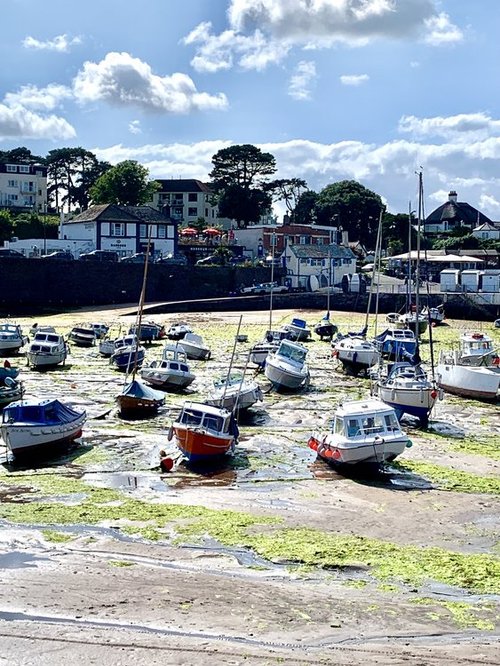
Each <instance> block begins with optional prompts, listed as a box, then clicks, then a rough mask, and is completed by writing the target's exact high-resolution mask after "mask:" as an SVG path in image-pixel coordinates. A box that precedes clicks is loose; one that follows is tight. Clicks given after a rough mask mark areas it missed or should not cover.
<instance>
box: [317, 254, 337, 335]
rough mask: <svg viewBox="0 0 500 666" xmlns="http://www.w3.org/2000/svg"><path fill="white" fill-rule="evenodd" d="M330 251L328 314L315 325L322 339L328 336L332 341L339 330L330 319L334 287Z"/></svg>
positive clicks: (327, 296) (327, 295) (327, 293)
mask: <svg viewBox="0 0 500 666" xmlns="http://www.w3.org/2000/svg"><path fill="white" fill-rule="evenodd" d="M330 255H331V253H330V251H329V252H328V288H327V292H326V314H325V316H324V317H323V319H321V320H320V321H319V322H318V323H317V324H316V326H315V327H314V332H315V333H316V335H317V336H319V339H320V340H323V338H326V339H327V340H329V341H330V342H331V341H332V340H333V336H334V335H335V333H337V331H338V330H339V329H338V327H337V326H335V324H333V323H332V322H331V321H330V291H331V288H332V258H331V256H330Z"/></svg>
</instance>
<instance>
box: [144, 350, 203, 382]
mask: <svg viewBox="0 0 500 666" xmlns="http://www.w3.org/2000/svg"><path fill="white" fill-rule="evenodd" d="M141 377H142V379H144V381H145V382H147V383H148V384H150V385H151V386H155V387H156V388H162V389H169V388H170V389H185V388H187V387H188V386H189V385H190V384H192V383H193V381H194V380H195V376H194V374H193V373H192V372H191V371H190V370H189V365H188V362H187V354H186V352H185V351H184V349H182V348H181V347H179V346H178V345H165V348H164V349H163V358H162V359H161V360H160V361H156V360H155V361H151V363H149V364H148V365H146V366H144V367H143V368H142V370H141Z"/></svg>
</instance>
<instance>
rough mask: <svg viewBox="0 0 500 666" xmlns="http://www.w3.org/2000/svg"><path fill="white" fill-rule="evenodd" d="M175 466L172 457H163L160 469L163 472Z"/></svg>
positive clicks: (169, 470)
mask: <svg viewBox="0 0 500 666" xmlns="http://www.w3.org/2000/svg"><path fill="white" fill-rule="evenodd" d="M173 467H174V461H173V460H172V458H163V459H162V460H160V469H161V471H162V472H171V471H172V469H173Z"/></svg>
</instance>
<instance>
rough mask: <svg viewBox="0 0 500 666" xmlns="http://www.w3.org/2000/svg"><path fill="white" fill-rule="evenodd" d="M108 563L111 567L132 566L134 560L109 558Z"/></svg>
mask: <svg viewBox="0 0 500 666" xmlns="http://www.w3.org/2000/svg"><path fill="white" fill-rule="evenodd" d="M108 564H109V566H111V567H133V566H134V565H135V562H129V561H128V560H109V562H108Z"/></svg>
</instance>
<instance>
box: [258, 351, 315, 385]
mask: <svg viewBox="0 0 500 666" xmlns="http://www.w3.org/2000/svg"><path fill="white" fill-rule="evenodd" d="M306 356H307V348H306V347H304V345H301V344H299V343H298V342H292V341H291V340H282V341H281V342H280V344H279V347H278V349H277V350H276V351H274V352H270V353H269V354H268V356H267V358H266V364H265V366H264V374H265V375H266V377H267V378H268V379H269V381H270V382H271V383H272V384H273V386H274V387H275V388H276V389H278V390H291V391H293V390H297V389H300V388H303V387H305V386H307V384H308V383H309V367H308V365H307V363H306Z"/></svg>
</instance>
